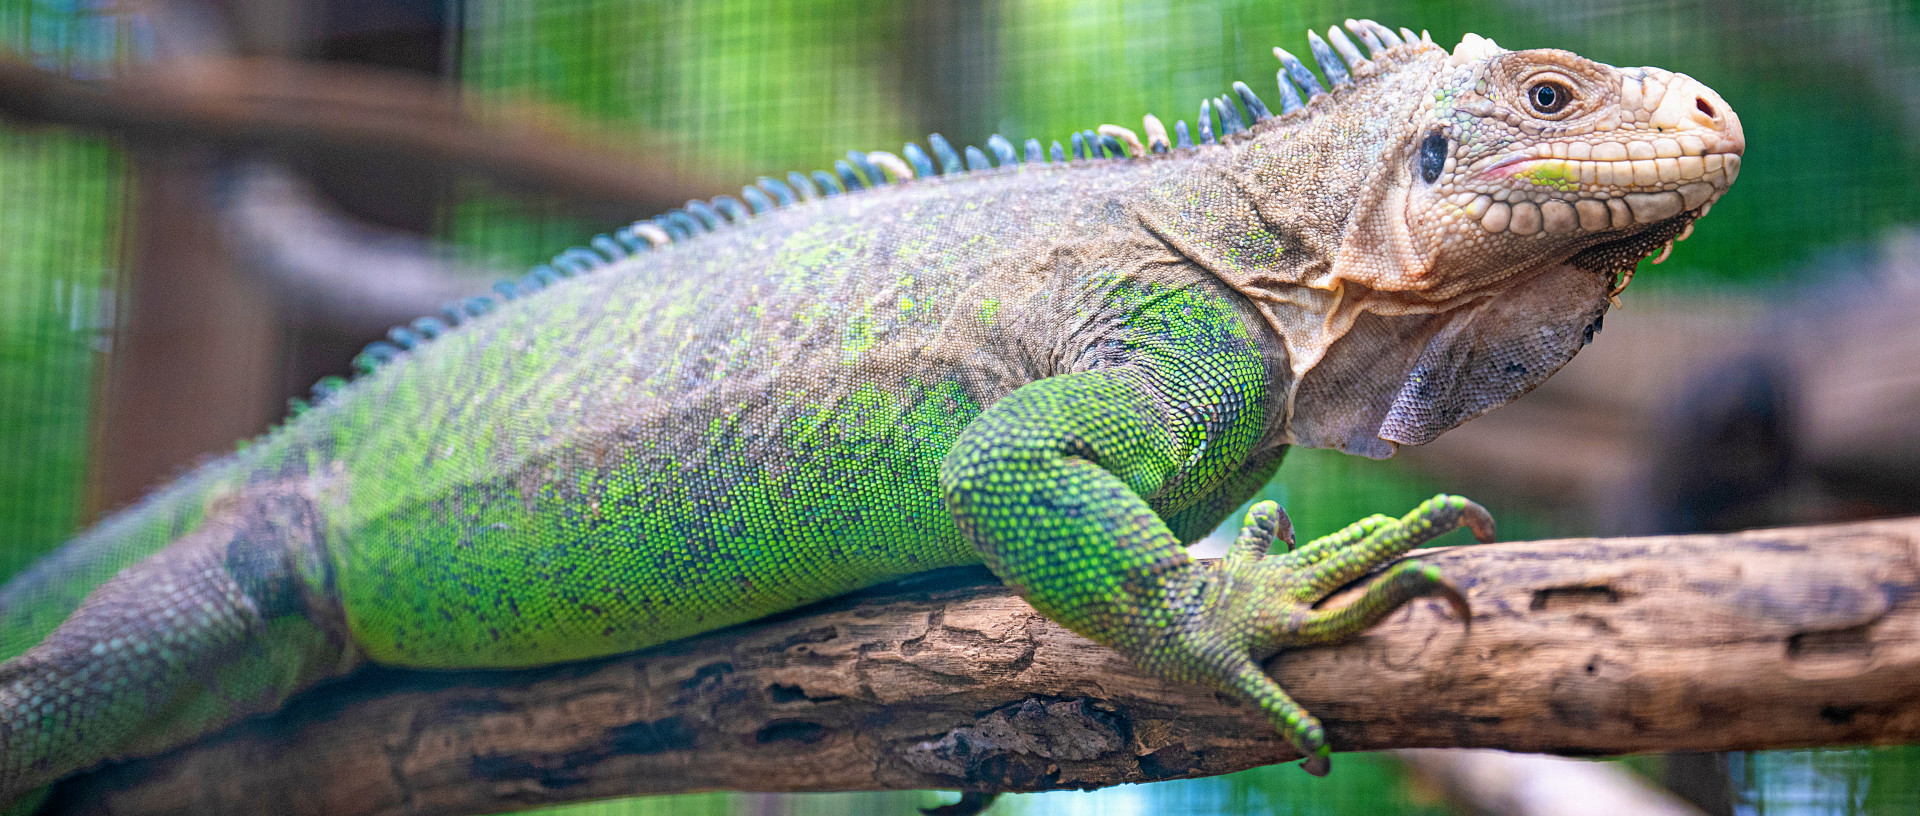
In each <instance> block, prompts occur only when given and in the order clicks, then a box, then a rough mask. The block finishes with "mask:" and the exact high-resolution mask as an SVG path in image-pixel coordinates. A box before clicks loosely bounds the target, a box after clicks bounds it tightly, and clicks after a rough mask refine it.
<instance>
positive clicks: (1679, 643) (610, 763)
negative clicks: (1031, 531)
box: [56, 518, 1920, 816]
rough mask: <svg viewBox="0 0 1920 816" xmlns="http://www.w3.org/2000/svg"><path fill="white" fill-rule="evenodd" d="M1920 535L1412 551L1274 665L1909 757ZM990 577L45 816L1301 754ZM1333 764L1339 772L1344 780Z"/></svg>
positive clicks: (1348, 723) (384, 704)
mask: <svg viewBox="0 0 1920 816" xmlns="http://www.w3.org/2000/svg"><path fill="white" fill-rule="evenodd" d="M1916 547H1920V518H1914V519H1904V520H1899V521H1889V522H1877V523H1860V524H1850V525H1835V526H1828V527H1808V528H1798V529H1781V530H1764V531H1756V532H1749V533H1743V534H1737V535H1726V536H1705V535H1703V536H1675V537H1659V538H1641V539H1570V540H1563V541H1543V542H1521V543H1511V544H1493V545H1485V546H1477V547H1461V548H1453V549H1444V550H1434V551H1430V552H1429V553H1428V554H1426V555H1424V556H1423V557H1425V558H1427V559H1429V560H1430V561H1431V562H1433V563H1436V564H1438V565H1440V566H1441V567H1442V568H1443V569H1445V570H1446V571H1447V573H1448V574H1449V575H1451V576H1452V577H1453V578H1454V579H1455V580H1456V581H1457V582H1458V583H1459V584H1460V585H1461V587H1462V588H1463V589H1464V590H1465V591H1466V593H1467V595H1468V597H1469V598H1470V599H1471V601H1472V603H1473V608H1474V619H1473V626H1472V629H1471V631H1468V630H1466V629H1464V628H1463V627H1462V626H1461V625H1460V621H1458V620H1454V619H1450V617H1449V614H1450V613H1448V612H1447V611H1446V608H1445V606H1444V605H1443V604H1440V603H1437V602H1430V601H1418V602H1415V603H1413V604H1411V605H1410V606H1409V607H1408V609H1407V610H1405V611H1403V612H1401V613H1398V614H1396V615H1394V616H1393V617H1392V618H1391V619H1389V620H1388V621H1386V622H1385V623H1384V624H1382V625H1381V626H1379V627H1378V628H1377V629H1375V630H1373V631H1372V632H1369V633H1368V634H1366V635H1365V636H1363V637H1359V638H1357V639H1355V640H1353V641H1352V642H1349V643H1346V644H1343V645H1340V646H1335V647H1329V648H1319V649H1310V650H1302V651H1295V652H1288V653H1285V654H1283V655H1281V657H1280V658H1279V659H1278V660H1277V661H1276V663H1275V664H1274V665H1273V666H1272V667H1271V668H1273V669H1274V670H1276V672H1277V674H1276V676H1277V677H1278V678H1279V679H1280V681H1281V682H1282V683H1283V684H1284V685H1286V687H1287V688H1289V689H1290V690H1292V692H1293V693H1294V695H1295V696H1296V697H1298V698H1299V699H1300V700H1301V702H1302V703H1304V704H1305V705H1306V706H1307V707H1308V708H1309V709H1310V710H1312V711H1315V712H1317V713H1318V714H1319V715H1320V716H1321V717H1323V718H1324V719H1325V720H1326V723H1327V726H1328V730H1329V733H1330V735H1331V738H1332V741H1333V743H1334V744H1335V745H1336V746H1338V747H1339V748H1341V749H1346V750H1353V749H1379V748H1395V747H1436V746H1478V747H1497V748H1505V749H1510V750H1519V751H1537V752H1550V753H1565V754H1614V753H1626V752H1636V751H1655V750H1731V749H1759V748H1775V747H1786V746H1807V745H1834V744H1855V743H1891V742H1906V741H1915V740H1920V564H1917V562H1916ZM980 576H981V573H979V572H961V573H953V572H949V573H944V574H936V575H935V576H933V577H931V578H923V579H921V581H920V582H918V583H916V584H908V585H905V586H901V587H896V588H893V589H891V590H889V591H887V592H884V593H875V594H870V595H868V596H865V597H857V598H851V599H843V600H841V601H837V602H833V603H830V604H826V605H823V606H820V607H815V608H813V609H810V610H805V611H803V612H802V613H800V614H793V615H788V616H783V617H781V618H778V619H774V620H769V621H763V622H761V623H758V624H755V625H751V626H746V627H741V628H737V629H733V630H729V631H725V632H720V633H717V634H713V635H709V636H706V637H702V638H698V639H696V640H691V641H686V642H682V643H677V644H672V645H669V646H666V647H663V648H660V649H655V650H652V651H648V652H644V653H641V654H637V655H632V656H627V657H622V658H618V659H612V660H606V661H600V662H595V663H591V664H584V665H571V666H561V667H554V668H549V669H544V670H539V671H530V672H514V673H488V674H468V675H463V676H451V675H421V674H406V673H400V672H378V673H371V674H367V675H363V676H360V677H357V678H354V679H352V680H349V681H347V682H343V683H340V684H336V685H334V686H332V687H329V688H326V689H322V690H320V691H319V692H317V693H314V694H311V695H308V696H306V697H305V698H303V699H302V700H300V701H298V702H296V704H295V705H293V706H292V707H290V708H289V709H288V710H286V711H284V712H282V713H281V714H279V715H276V716H274V717H271V718H267V719H261V720H256V721H251V722H248V723H244V724H242V725H241V726H240V727H238V728H235V729H233V730H231V731H229V732H226V733H224V734H222V735H219V736H217V737H215V738H213V739H210V740H207V741H205V742H203V743H202V744H199V745H196V746H193V747H190V748H188V749H185V750H182V751H178V752H175V753H172V754H170V755H166V756H163V757H159V758H156V759H151V760H145V761H141V762H135V763H130V764H126V765H121V766H117V767H113V768H109V769H106V770H104V771H102V772H98V773H96V774H93V775H91V776H88V777H83V778H81V779H78V780H74V781H72V782H70V783H68V784H66V785H65V786H63V789H62V790H61V791H60V793H59V794H58V796H57V799H58V801H57V802H56V804H57V805H58V807H59V810H60V812H68V813H72V812H90V813H187V812H193V813H256V812H269V811H270V812H280V813H327V814H334V815H335V816H343V815H345V814H384V813H425V814H458V813H483V812H497V811H502V810H511V809H514V808H518V807H524V806H530V805H535V804H542V803H551V802H560V801H567V800H577V799H588V798H594V797H607V796H619V795H625V794H638V793H665V792H677V791H693V790H708V789H720V788H728V789H737V790H760V791H775V790H792V791H797V790H850V789H886V788H974V789H981V788H1004V789H1010V790H1038V789H1049V788H1071V787H1095V786H1101V785H1112V784H1116V783H1121V782H1145V781H1151V780H1156V779H1167V778H1174V777H1185V776H1201V775H1208V774H1218V773H1226V772H1229V771H1234V770H1239V769H1242V768H1247V767H1252V766H1255V765H1261V764H1266V763H1271V762H1278V761H1283V760H1286V759H1288V758H1290V756H1291V753H1290V751H1289V750H1288V749H1287V747H1286V746H1285V744H1284V743H1282V742H1281V741H1280V740H1279V739H1277V738H1276V736H1275V735H1274V733H1273V732H1272V731H1271V730H1270V729H1269V728H1268V726H1267V725H1266V724H1265V722H1264V721H1263V720H1262V719H1261V718H1259V717H1258V716H1256V715H1253V714H1252V713H1250V712H1249V711H1248V710H1247V709H1245V708H1241V707H1238V706H1235V705H1232V704H1230V703H1227V702H1225V701H1224V700H1222V699H1221V698H1219V697H1217V696H1216V695H1214V694H1211V693H1208V692H1205V691H1201V690H1198V689H1195V688H1193V687H1188V686H1182V685H1177V684H1170V683H1165V682H1161V681H1158V680H1154V679H1151V678H1148V677H1145V676H1143V675H1141V674H1140V673H1139V672H1138V671H1136V670H1135V669H1134V668H1133V667H1132V666H1130V665H1129V664H1128V662H1127V661H1126V660H1124V659H1122V658H1120V657H1119V656H1118V655H1115V654H1114V653H1112V652H1109V651H1107V650H1106V649H1103V648H1100V647H1098V646H1095V645H1093V644H1091V643H1089V642H1087V641H1086V640H1083V639H1081V638H1079V637H1077V636H1075V635H1073V634H1070V633H1068V632H1066V631H1065V630H1063V629H1061V628H1060V627H1058V626H1056V625H1054V624H1053V623H1051V622H1049V621H1047V620H1046V619H1044V618H1042V617H1040V616H1039V615H1038V614H1036V613H1035V612H1034V611H1033V610H1032V609H1030V608H1029V607H1027V606H1026V604H1024V603H1022V602H1021V601H1020V600H1019V599H1017V598H1015V597H1014V596H1012V595H1011V594H1010V593H1008V592H1007V591H1006V590H1004V589H1002V588H1000V587H998V586H994V585H979V584H973V585H965V586H956V585H955V584H956V581H960V582H963V583H964V581H969V580H978V579H979V578H980ZM1339 765H1340V763H1339V762H1338V761H1337V758H1336V761H1335V763H1334V768H1335V770H1334V772H1335V773H1338V772H1339Z"/></svg>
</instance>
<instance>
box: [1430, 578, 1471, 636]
mask: <svg viewBox="0 0 1920 816" xmlns="http://www.w3.org/2000/svg"><path fill="white" fill-rule="evenodd" d="M1427 570H1428V573H1427V574H1428V576H1429V577H1431V578H1432V579H1433V591H1432V593H1431V594H1433V595H1437V596H1439V597H1441V598H1444V599H1445V600H1446V602H1447V605H1448V606H1450V607H1453V614H1455V615H1459V616H1460V625H1461V626H1462V627H1463V628H1465V629H1468V630H1472V629H1473V607H1472V606H1470V605H1468V604H1467V596H1466V594H1465V593H1463V592H1461V591H1460V588H1459V587H1457V586H1454V585H1453V582H1452V581H1449V580H1447V579H1446V578H1444V577H1442V576H1441V575H1440V568H1439V567H1427Z"/></svg>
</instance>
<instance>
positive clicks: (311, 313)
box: [218, 162, 508, 334]
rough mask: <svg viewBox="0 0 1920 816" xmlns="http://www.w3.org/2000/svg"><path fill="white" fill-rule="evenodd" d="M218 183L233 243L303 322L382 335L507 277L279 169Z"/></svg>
mask: <svg viewBox="0 0 1920 816" xmlns="http://www.w3.org/2000/svg"><path fill="white" fill-rule="evenodd" d="M224 176H225V178H224V179H223V181H222V183H221V185H220V186H221V187H222V189H221V191H220V193H219V195H218V199H219V202H220V214H221V225H222V226H223V227H224V229H225V231H226V234H227V237H228V241H229V243H230V244H231V245H232V246H233V248H234V250H235V251H236V252H237V253H238V254H239V255H240V256H241V257H242V258H243V259H244V260H246V261H247V266H248V267H249V268H250V269H255V270H259V271H260V272H262V273H263V275H262V277H264V278H265V279H267V280H268V281H269V282H271V283H272V284H273V285H274V287H275V288H276V289H278V290H279V294H280V301H281V302H282V303H286V304H289V305H293V306H296V307H297V308H298V310H299V313H300V316H301V317H302V318H304V319H306V320H310V321H317V322H321V323H325V324H328V325H331V326H335V327H338V328H340V329H342V330H346V331H351V332H355V333H359V334H378V333H379V332H382V331H385V330H386V328H387V327H388V326H393V325H398V324H402V323H406V322H407V321H410V320H412V319H414V318H416V317H419V316H421V315H424V314H429V313H431V312H433V310H434V309H435V308H437V307H438V306H439V305H440V304H442V303H444V302H446V301H449V300H455V299H458V298H464V297H468V296H471V295H473V294H475V293H477V292H482V291H484V290H485V289H486V287H487V285H488V284H490V283H491V282H492V281H494V280H499V279H504V278H506V277H508V274H507V273H506V272H504V271H500V270H495V269H489V268H486V267H482V266H477V265H474V264H469V263H463V262H461V261H459V260H457V259H456V258H455V257H454V255H453V253H452V252H451V251H450V250H449V248H448V247H446V246H445V245H443V244H440V243H438V242H435V241H431V240H428V239H425V238H420V237H418V236H415V235H412V234H409V233H405V232H401V231H399V230H389V229H381V228H378V227H375V226H372V225H370V224H367V223H365V222H362V221H359V220H357V219H354V218H351V217H348V216H346V215H344V214H342V213H339V212H337V211H336V210H335V209H334V208H332V207H328V206H326V204H325V203H324V202H323V201H322V199H321V198H320V196H319V195H318V194H317V193H316V192H315V191H314V190H313V188H312V187H311V186H310V185H308V184H307V183H306V182H304V181H302V180H301V179H300V178H298V177H297V176H295V175H294V174H292V173H290V172H288V171H287V170H286V169H285V168H282V167H279V166H276V165H272V164H268V163H265V162H236V163H233V164H231V165H229V166H228V167H227V168H226V170H225V172H224Z"/></svg>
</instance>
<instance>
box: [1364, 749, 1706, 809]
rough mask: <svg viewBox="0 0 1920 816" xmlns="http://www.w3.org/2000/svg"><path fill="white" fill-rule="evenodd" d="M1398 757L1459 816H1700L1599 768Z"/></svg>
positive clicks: (1435, 753)
mask: <svg viewBox="0 0 1920 816" xmlns="http://www.w3.org/2000/svg"><path fill="white" fill-rule="evenodd" d="M1394 755H1395V756H1396V757H1398V758H1399V759H1400V761H1401V762H1404V763H1406V764H1407V766H1408V767H1409V768H1411V769H1412V770H1413V772H1414V775H1415V778H1416V779H1418V780H1419V781H1420V782H1422V783H1424V784H1426V785H1427V786H1429V787H1432V788H1433V789H1434V790H1435V792H1436V793H1438V794H1439V795H1440V796H1441V798H1443V799H1445V800H1446V802H1447V804H1448V805H1450V806H1451V808H1452V811H1453V812H1454V813H1457V814H1459V815H1460V816H1618V814H1622V813H1631V814H1634V815H1635V816H1701V812H1700V810H1699V809H1697V808H1695V807H1693V806H1692V805H1689V804H1687V803H1686V802H1683V801H1681V800H1680V799H1679V798H1678V797H1675V796H1674V795H1673V794H1671V793H1668V792H1666V791H1663V790H1660V789H1659V788H1656V787H1654V786H1652V785H1649V784H1647V783H1645V782H1642V781H1641V780H1640V779H1638V778H1636V777H1635V776H1634V775H1633V774H1631V773H1628V772H1627V771H1626V770H1624V769H1622V768H1619V767H1616V766H1613V765H1607V764H1604V763H1599V762H1588V761H1583V760H1578V759H1567V758H1565V757H1555V756H1543V755H1541V754H1511V753H1507V752H1505V751H1475V750H1446V749H1438V748H1413V749H1408V750H1405V751H1395V752H1394Z"/></svg>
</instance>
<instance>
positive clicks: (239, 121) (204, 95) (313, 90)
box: [0, 58, 718, 214]
mask: <svg viewBox="0 0 1920 816" xmlns="http://www.w3.org/2000/svg"><path fill="white" fill-rule="evenodd" d="M0 115H3V116H6V117H10V118H13V119H16V120H19V121H23V122H29V123H39V124H55V125H65V126H69V127H77V128H84V129H89V130H98V131H105V132H108V133H113V134H117V135H120V136H124V137H126V138H128V139H132V140H136V141H159V142H186V143H212V144H218V145H223V146H229V147H249V148H267V149H271V150H274V151H279V152H282V153H288V154H320V155H331V156H337V157H339V158H340V159H341V160H344V161H354V160H358V159H359V158H361V157H365V156H368V155H372V156H376V157H380V158H386V159H403V160H410V161H420V162H431V163H434V164H436V165H440V166H444V167H446V168H448V169H450V170H454V171H457V172H461V173H466V174H470V175H473V176H477V177H481V178H485V179H489V180H491V181H494V182H497V183H500V184H503V185H505V186H507V187H510V188H514V189H519V190H530V191H538V192H542V193H549V194H553V195H557V196H561V197H563V198H565V199H568V200H571V201H584V202H588V203H595V204H603V205H617V206H619V207H621V208H622V209H624V210H627V211H628V212H629V214H631V212H651V211H655V210H659V209H664V208H667V207H672V206H676V205H678V204H679V203H680V202H683V201H686V200H687V199H690V198H696V197H702V196H707V195H711V194H712V193H714V192H715V191H716V190H717V189H718V185H715V184H711V183H708V182H706V181H704V180H701V179H698V178H695V177H691V176H688V175H687V174H684V173H682V172H680V171H679V170H678V169H677V168H676V167H675V166H674V164H673V163H671V162H664V161H660V160H658V159H655V158H653V157H650V156H647V155H645V154H643V153H634V152H629V151H620V150H613V149H609V148H604V147H597V146H592V145H588V144H585V143H583V142H582V140H580V139H578V138H574V137H571V136H569V135H568V134H565V133H563V132H560V130H559V129H558V128H556V127H554V126H552V124H551V122H552V121H557V118H554V117H541V118H540V119H539V120H536V118H535V117H533V116H529V115H526V114H524V113H521V114H519V115H506V114H503V113H501V112H500V111H489V112H488V113H487V115H485V116H484V117H483V116H479V115H476V112H475V111H473V110H471V109H470V108H469V107H468V106H466V105H463V104H462V103H461V102H460V101H459V100H458V99H457V98H456V97H455V96H454V95H453V89H452V88H451V87H450V86H448V85H445V84H441V83H436V82H432V81H428V80H422V79H419V78H416V77H412V76H409V75H405V74H401V73H397V72H389V71H380V70H373V69H364V68H350V67H343V66H336V65H318V64H304V63H295V62H287V61H283V60H269V59H218V58H201V59H194V60H183V61H175V62H169V63H163V64H160V65H154V66H147V67H143V68H142V69H141V70H140V71H137V72H130V73H129V74H128V75H127V76H125V77H121V78H116V79H107V80H72V79H67V78H65V77H62V76H60V75H58V74H55V73H52V72H49V71H43V70H41V69H39V68H36V67H34V66H32V65H30V64H28V63H25V62H21V61H18V60H14V59H0ZM483 119H484V120H485V121H483Z"/></svg>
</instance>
